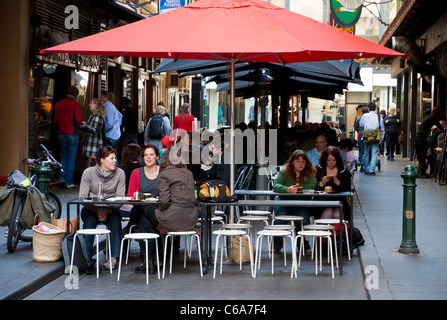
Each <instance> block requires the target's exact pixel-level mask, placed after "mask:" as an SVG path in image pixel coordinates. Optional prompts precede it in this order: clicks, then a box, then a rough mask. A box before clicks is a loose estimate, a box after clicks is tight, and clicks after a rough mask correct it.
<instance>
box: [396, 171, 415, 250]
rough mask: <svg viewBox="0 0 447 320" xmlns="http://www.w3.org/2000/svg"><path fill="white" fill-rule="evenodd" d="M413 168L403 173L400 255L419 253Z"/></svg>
mask: <svg viewBox="0 0 447 320" xmlns="http://www.w3.org/2000/svg"><path fill="white" fill-rule="evenodd" d="M417 175H418V174H417V172H416V170H414V167H413V166H407V167H406V168H405V169H404V171H403V172H402V173H401V175H400V176H401V177H402V179H403V180H404V184H403V185H402V186H403V187H404V194H403V208H402V216H403V217H402V219H403V221H402V243H401V244H400V248H399V250H398V252H399V253H406V254H412V253H419V249H418V246H417V244H416V177H417Z"/></svg>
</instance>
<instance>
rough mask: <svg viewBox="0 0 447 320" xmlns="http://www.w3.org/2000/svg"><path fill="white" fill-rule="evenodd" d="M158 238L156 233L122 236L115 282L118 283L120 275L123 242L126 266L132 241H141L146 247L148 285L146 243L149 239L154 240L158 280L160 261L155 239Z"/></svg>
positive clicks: (147, 263)
mask: <svg viewBox="0 0 447 320" xmlns="http://www.w3.org/2000/svg"><path fill="white" fill-rule="evenodd" d="M159 237H160V235H159V234H156V233H129V234H126V235H124V237H123V239H122V240H121V250H120V261H119V266H118V279H117V281H120V274H121V260H122V255H123V245H124V241H126V240H127V242H128V243H127V254H126V264H127V259H128V257H129V247H130V243H131V241H132V240H143V241H144V243H145V245H146V284H149V267H148V266H149V256H148V244H147V241H148V240H149V239H155V252H156V254H157V271H158V279H160V260H159V257H158V241H157V239H158V238H159Z"/></svg>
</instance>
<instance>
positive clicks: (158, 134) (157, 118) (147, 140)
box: [144, 102, 171, 150]
mask: <svg viewBox="0 0 447 320" xmlns="http://www.w3.org/2000/svg"><path fill="white" fill-rule="evenodd" d="M166 114H167V110H166V107H165V105H164V103H163V102H159V103H158V104H157V106H156V107H155V110H154V115H153V117H152V118H150V119H149V121H148V122H147V125H146V129H145V130H144V144H146V145H149V144H151V145H154V146H156V147H157V148H158V149H159V150H161V149H162V148H163V145H162V144H161V139H163V138H164V137H165V136H168V135H169V134H170V133H171V123H170V121H169V118H168V117H167V116H166Z"/></svg>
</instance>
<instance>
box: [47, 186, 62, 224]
mask: <svg viewBox="0 0 447 320" xmlns="http://www.w3.org/2000/svg"><path fill="white" fill-rule="evenodd" d="M48 202H49V203H51V205H52V206H53V207H54V208H55V210H54V219H59V218H60V217H61V214H62V204H61V200H59V197H58V196H57V195H56V194H54V193H53V192H51V191H49V192H48Z"/></svg>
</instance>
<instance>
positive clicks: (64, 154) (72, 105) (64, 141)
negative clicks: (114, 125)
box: [54, 86, 82, 189]
mask: <svg viewBox="0 0 447 320" xmlns="http://www.w3.org/2000/svg"><path fill="white" fill-rule="evenodd" d="M78 94H79V90H78V88H76V87H75V86H70V87H69V88H68V89H67V96H66V97H65V98H64V99H63V100H61V101H59V102H58V103H56V105H55V106H54V122H55V123H56V124H57V125H58V132H59V150H60V154H61V164H62V167H63V171H62V170H61V172H60V173H59V180H60V185H59V187H61V188H67V189H74V188H76V185H75V184H74V183H73V174H74V169H75V160H76V154H77V152H78V146H79V134H78V133H79V126H80V124H81V122H82V114H81V106H80V105H79V103H78V102H77V101H76V98H77V96H78Z"/></svg>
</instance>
